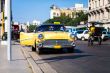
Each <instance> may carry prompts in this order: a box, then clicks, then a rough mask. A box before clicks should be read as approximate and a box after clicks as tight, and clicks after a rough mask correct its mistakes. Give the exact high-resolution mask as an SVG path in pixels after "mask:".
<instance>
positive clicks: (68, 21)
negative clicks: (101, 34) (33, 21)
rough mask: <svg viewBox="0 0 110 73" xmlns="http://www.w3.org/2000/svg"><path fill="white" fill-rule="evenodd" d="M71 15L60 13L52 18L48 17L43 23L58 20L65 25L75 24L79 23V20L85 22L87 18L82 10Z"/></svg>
mask: <svg viewBox="0 0 110 73" xmlns="http://www.w3.org/2000/svg"><path fill="white" fill-rule="evenodd" d="M72 15H73V18H71V17H69V16H65V14H64V13H62V14H61V16H60V17H54V18H53V19H48V20H47V21H45V22H44V23H45V24H47V23H48V24H52V23H54V22H60V23H61V24H64V25H66V26H77V25H79V24H80V22H81V21H84V22H87V20H88V15H87V14H85V13H84V12H83V11H80V12H73V13H72Z"/></svg>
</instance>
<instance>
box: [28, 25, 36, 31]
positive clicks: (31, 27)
mask: <svg viewBox="0 0 110 73" xmlns="http://www.w3.org/2000/svg"><path fill="white" fill-rule="evenodd" d="M28 28H29V31H30V32H33V31H34V30H35V28H36V25H29V27H28Z"/></svg>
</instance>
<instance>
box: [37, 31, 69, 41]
mask: <svg viewBox="0 0 110 73" xmlns="http://www.w3.org/2000/svg"><path fill="white" fill-rule="evenodd" d="M39 34H42V35H43V36H44V39H70V33H68V32H62V31H54V32H53V31H48V32H41V33H39Z"/></svg>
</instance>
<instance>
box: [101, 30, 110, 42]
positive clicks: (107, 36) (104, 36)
mask: <svg viewBox="0 0 110 73" xmlns="http://www.w3.org/2000/svg"><path fill="white" fill-rule="evenodd" d="M102 39H103V40H104V41H106V40H108V39H110V32H107V31H103V32H102Z"/></svg>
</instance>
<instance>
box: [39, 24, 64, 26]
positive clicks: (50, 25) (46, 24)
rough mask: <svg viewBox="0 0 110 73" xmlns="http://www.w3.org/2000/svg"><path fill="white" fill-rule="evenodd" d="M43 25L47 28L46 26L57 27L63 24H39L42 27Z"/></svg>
mask: <svg viewBox="0 0 110 73" xmlns="http://www.w3.org/2000/svg"><path fill="white" fill-rule="evenodd" d="M43 25H45V26H46V25H47V26H48V25H50V26H51V25H56V26H58V25H63V24H41V25H40V26H43Z"/></svg>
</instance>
